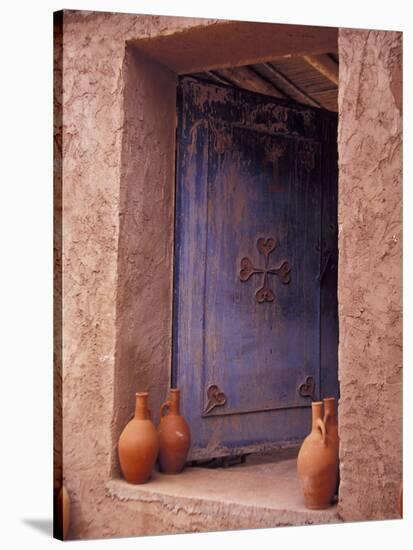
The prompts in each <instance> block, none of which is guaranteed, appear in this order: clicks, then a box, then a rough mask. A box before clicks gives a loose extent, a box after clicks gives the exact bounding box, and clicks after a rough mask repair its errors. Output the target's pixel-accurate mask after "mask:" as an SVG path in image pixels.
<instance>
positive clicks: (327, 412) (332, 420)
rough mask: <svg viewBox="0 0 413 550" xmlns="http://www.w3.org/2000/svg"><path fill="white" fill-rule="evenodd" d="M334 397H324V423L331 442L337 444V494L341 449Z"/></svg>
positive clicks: (336, 491)
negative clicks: (339, 452) (339, 451)
mask: <svg viewBox="0 0 413 550" xmlns="http://www.w3.org/2000/svg"><path fill="white" fill-rule="evenodd" d="M334 401H335V399H334V397H325V398H324V399H323V403H324V425H325V427H326V431H327V435H328V437H329V439H330V441H331V444H332V445H334V446H335V449H336V454H337V486H336V490H335V494H337V493H338V480H339V469H338V465H339V461H338V449H339V438H338V422H337V416H336V412H335V408H334Z"/></svg>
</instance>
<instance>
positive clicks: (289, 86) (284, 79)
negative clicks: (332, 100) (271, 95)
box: [264, 63, 321, 107]
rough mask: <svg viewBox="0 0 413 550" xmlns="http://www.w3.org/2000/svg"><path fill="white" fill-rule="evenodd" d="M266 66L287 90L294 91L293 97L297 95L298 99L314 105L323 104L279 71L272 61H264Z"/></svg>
mask: <svg viewBox="0 0 413 550" xmlns="http://www.w3.org/2000/svg"><path fill="white" fill-rule="evenodd" d="M264 66H265V68H266V69H267V70H268V72H269V73H270V74H271V76H272V77H273V78H274V80H275V81H276V82H279V83H280V84H282V85H284V86H285V87H286V88H287V90H290V93H291V92H292V93H293V97H294V96H295V98H296V99H300V100H301V101H303V102H304V103H309V104H310V105H312V106H313V107H321V104H320V103H319V102H318V101H317V100H315V99H314V98H313V97H311V96H309V95H308V94H307V93H306V92H304V90H302V89H301V88H299V87H298V86H297V85H296V84H294V82H292V81H291V80H290V79H289V78H287V77H286V76H285V75H283V74H282V73H280V71H278V70H277V69H276V68H275V67H274V66H273V65H271V64H270V63H264Z"/></svg>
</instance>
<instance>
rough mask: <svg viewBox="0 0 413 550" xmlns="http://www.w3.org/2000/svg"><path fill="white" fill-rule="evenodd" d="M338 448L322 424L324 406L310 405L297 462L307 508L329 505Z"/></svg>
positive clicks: (335, 483) (313, 508)
mask: <svg viewBox="0 0 413 550" xmlns="http://www.w3.org/2000/svg"><path fill="white" fill-rule="evenodd" d="M337 465H338V458H337V448H336V445H335V443H334V441H333V440H332V439H331V438H330V437H329V435H328V433H327V430H326V427H325V424H324V421H323V403H322V402H321V401H317V402H314V403H312V429H311V433H310V434H309V435H308V436H307V437H306V438H305V439H304V441H303V444H302V445H301V448H300V452H299V453H298V458H297V470H298V477H299V479H300V483H301V488H302V491H303V494H304V499H305V503H306V506H307V508H310V509H312V510H321V509H323V508H328V507H329V506H330V505H331V501H332V499H333V496H334V493H335V489H336V485H337Z"/></svg>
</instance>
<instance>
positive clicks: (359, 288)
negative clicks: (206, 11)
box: [338, 29, 402, 521]
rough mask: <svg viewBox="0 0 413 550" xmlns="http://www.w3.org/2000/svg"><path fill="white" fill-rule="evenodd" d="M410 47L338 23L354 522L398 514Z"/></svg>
mask: <svg viewBox="0 0 413 550" xmlns="http://www.w3.org/2000/svg"><path fill="white" fill-rule="evenodd" d="M401 52H402V46H401V33H397V32H384V31H364V30H363V31H361V30H350V29H340V31H339V55H340V86H339V113H340V117H339V136H338V142H339V251H340V261H339V283H338V295H339V323H340V343H339V379H340V390H341V399H340V406H339V423H340V439H341V450H340V461H341V468H340V472H341V485H340V501H339V511H340V514H341V516H342V518H343V519H344V520H347V521H348V520H363V519H380V518H381V519H383V518H391V517H397V516H398V514H397V508H396V499H397V492H398V487H399V482H400V480H401V468H402V293H401V282H402V281H401V279H402V262H401V255H402V235H401V232H402V174H401V163H402V149H401V143H402V142H401V130H402V126H401V124H402V119H401V104H402V102H401V66H402V65H401V64H402V61H401Z"/></svg>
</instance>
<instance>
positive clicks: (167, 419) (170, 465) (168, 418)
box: [158, 389, 190, 474]
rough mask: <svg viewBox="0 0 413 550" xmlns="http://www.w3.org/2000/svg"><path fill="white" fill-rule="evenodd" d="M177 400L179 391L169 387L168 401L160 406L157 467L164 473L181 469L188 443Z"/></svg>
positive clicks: (185, 424)
mask: <svg viewBox="0 0 413 550" xmlns="http://www.w3.org/2000/svg"><path fill="white" fill-rule="evenodd" d="M179 401H180V391H179V390H178V389H171V390H170V391H169V399H168V401H165V403H164V404H163V405H162V406H161V421H160V423H159V427H158V434H159V467H160V469H161V471H162V472H163V473H165V474H178V473H179V472H181V471H182V469H183V467H184V464H185V460H186V457H187V455H188V450H189V445H190V433H189V427H188V424H187V423H186V421H185V418H184V417H183V416H181V414H180V407H179ZM164 413H166V414H164Z"/></svg>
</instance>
